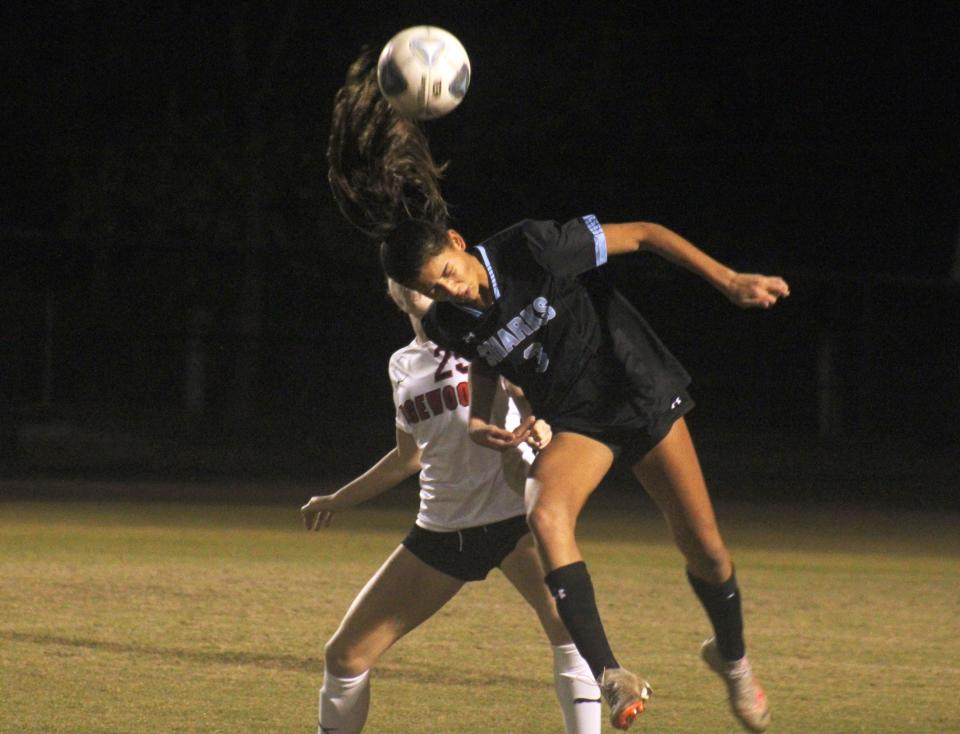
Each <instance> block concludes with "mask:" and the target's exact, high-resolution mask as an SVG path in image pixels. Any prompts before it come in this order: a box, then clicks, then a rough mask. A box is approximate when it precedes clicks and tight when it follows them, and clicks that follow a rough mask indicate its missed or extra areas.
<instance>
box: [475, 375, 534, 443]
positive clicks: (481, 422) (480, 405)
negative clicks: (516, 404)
mask: <svg viewBox="0 0 960 734" xmlns="http://www.w3.org/2000/svg"><path fill="white" fill-rule="evenodd" d="M499 389H501V388H500V376H499V375H498V374H497V373H496V372H494V371H493V370H492V369H491V368H490V367H488V366H487V365H485V364H484V363H483V362H481V361H480V360H474V361H473V362H471V363H470V425H469V429H468V430H469V433H470V438H471V439H472V440H473V441H474V443H478V444H480V445H481V446H486V447H487V448H488V449H494V450H496V451H506V450H507V449H510V448H513V447H514V446H519V445H520V444H521V443H523V442H524V441H526V440H527V439H528V438H530V430H531V429H532V428H533V425H534V423H536V418H534V417H533V416H532V415H528V416H526V417H524V419H523V420H522V421H520V425H519V426H517V427H516V428H515V429H513V430H512V431H508V430H507V429H506V428H501V427H500V426H498V425H496V424H495V423H491V419H492V416H493V400H494V397H496V394H497V390H499Z"/></svg>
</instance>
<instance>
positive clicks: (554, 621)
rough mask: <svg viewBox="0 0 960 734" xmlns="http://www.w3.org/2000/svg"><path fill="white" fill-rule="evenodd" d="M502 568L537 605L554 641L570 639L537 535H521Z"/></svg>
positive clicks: (526, 596) (512, 581)
mask: <svg viewBox="0 0 960 734" xmlns="http://www.w3.org/2000/svg"><path fill="white" fill-rule="evenodd" d="M500 570H501V571H503V575H504V576H506V577H507V580H508V581H509V582H510V583H511V584H513V586H514V588H515V589H516V590H517V591H519V592H520V595H521V596H522V597H523V598H524V600H525V601H526V602H527V604H529V605H530V606H531V607H533V610H534V611H535V612H536V613H537V618H538V619H539V620H540V624H541V625H542V626H543V630H544V632H546V634H547V638H548V639H549V640H550V644H552V645H563V644H565V643H567V642H570V633H569V632H567V628H566V627H564V625H563V622H562V621H561V620H560V615H559V614H557V606H556V604H555V603H554V601H553V597H552V596H551V595H550V590H549V589H548V588H547V585H546V583H545V582H544V580H543V577H544V576H545V575H546V572H545V571H544V570H543V564H542V563H541V562H540V556H539V554H538V553H537V548H536V545H535V544H534V540H533V535H531V534H529V533H528V534H527V535H524V536H523V537H522V538H521V539H520V542H518V543H517V547H516V548H514V549H513V550H512V551H511V552H510V554H509V555H508V556H507V557H506V558H504V559H503V562H502V563H501V564H500Z"/></svg>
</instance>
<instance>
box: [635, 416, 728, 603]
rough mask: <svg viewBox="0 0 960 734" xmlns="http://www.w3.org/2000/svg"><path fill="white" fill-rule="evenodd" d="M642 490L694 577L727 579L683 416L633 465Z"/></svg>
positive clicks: (721, 546)
mask: <svg viewBox="0 0 960 734" xmlns="http://www.w3.org/2000/svg"><path fill="white" fill-rule="evenodd" d="M633 472H634V474H635V475H636V476H637V478H638V479H639V480H640V483H641V484H642V485H643V487H644V489H646V490H647V493H648V494H649V495H650V496H651V497H652V498H653V500H654V502H656V503H657V505H658V506H659V508H660V510H661V511H662V512H663V514H664V515H665V516H666V518H667V523H668V524H669V526H670V530H671V532H672V533H673V537H674V540H675V541H676V543H677V547H678V548H679V549H680V552H681V553H683V556H684V558H685V559H686V561H687V569H688V570H689V571H690V573H691V574H692V575H693V576H696V577H697V578H699V579H703V580H704V581H708V582H710V583H713V584H720V583H723V582H724V581H726V580H727V579H729V578H730V575H731V574H732V573H733V567H732V565H731V562H730V554H729V553H728V552H727V549H726V546H725V545H724V543H723V539H722V538H721V537H720V530H719V528H718V527H717V520H716V517H715V515H714V512H713V504H712V503H711V502H710V495H709V494H708V493H707V485H706V482H705V481H704V479H703V472H702V471H701V470H700V462H699V460H698V459H697V452H696V450H695V449H694V447H693V440H692V439H691V438H690V431H689V430H688V429H687V424H686V421H684V419H683V418H680V419H679V420H677V422H676V423H674V424H673V428H672V429H671V430H670V433H668V434H667V436H666V437H665V438H664V439H663V440H662V441H661V442H660V443H659V444H657V445H656V446H655V447H654V448H653V449H651V450H650V452H649V453H648V454H647V455H646V456H644V457H643V459H642V460H640V461H639V462H638V463H637V464H636V465H634V467H633Z"/></svg>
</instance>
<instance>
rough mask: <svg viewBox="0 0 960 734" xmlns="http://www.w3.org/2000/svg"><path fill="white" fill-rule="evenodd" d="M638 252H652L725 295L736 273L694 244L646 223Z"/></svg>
mask: <svg viewBox="0 0 960 734" xmlns="http://www.w3.org/2000/svg"><path fill="white" fill-rule="evenodd" d="M639 249H641V250H648V251H650V252H653V253H655V254H657V255H659V256H660V257H662V258H664V259H665V260H669V261H670V262H672V263H674V264H675V265H679V266H680V267H682V268H685V269H687V270H689V271H690V272H692V273H695V274H696V275H699V276H700V277H701V278H703V279H704V280H705V281H707V282H708V283H710V285H712V286H713V287H714V288H716V289H717V290H719V291H722V292H726V290H727V288H728V287H729V284H730V281H731V279H732V278H733V276H734V275H735V274H736V273H735V272H734V271H733V270H731V269H730V268H728V267H727V266H726V265H724V264H722V263H720V262H718V261H717V260H715V259H714V258H712V257H710V255H708V254H707V253H705V252H704V251H703V250H701V249H700V248H699V247H697V246H696V245H694V244H693V243H692V242H689V241H688V240H686V239H684V238H683V237H681V236H680V235H678V234H677V233H676V232H673V231H672V230H669V229H667V228H666V227H664V226H662V225H659V224H652V223H646V224H645V227H644V228H643V239H642V240H641V241H640V247H639Z"/></svg>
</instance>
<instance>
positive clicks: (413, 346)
mask: <svg viewBox="0 0 960 734" xmlns="http://www.w3.org/2000/svg"><path fill="white" fill-rule="evenodd" d="M423 351H424V348H423V345H422V344H417V340H416V339H414V340H413V341H412V342H410V343H409V344H407V345H406V346H404V347H401V348H400V349H398V350H397V351H395V352H394V353H393V354H392V355H391V356H390V363H389V365H388V367H387V372H388V373H389V375H390V381H391V382H392V383H394V384H396V383H398V382H401V381H403V380H404V379H406V378H407V377H409V376H410V374H411V370H412V366H413V362H414V360H416V359H417V357H419V356H421V354H422V353H423Z"/></svg>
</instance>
